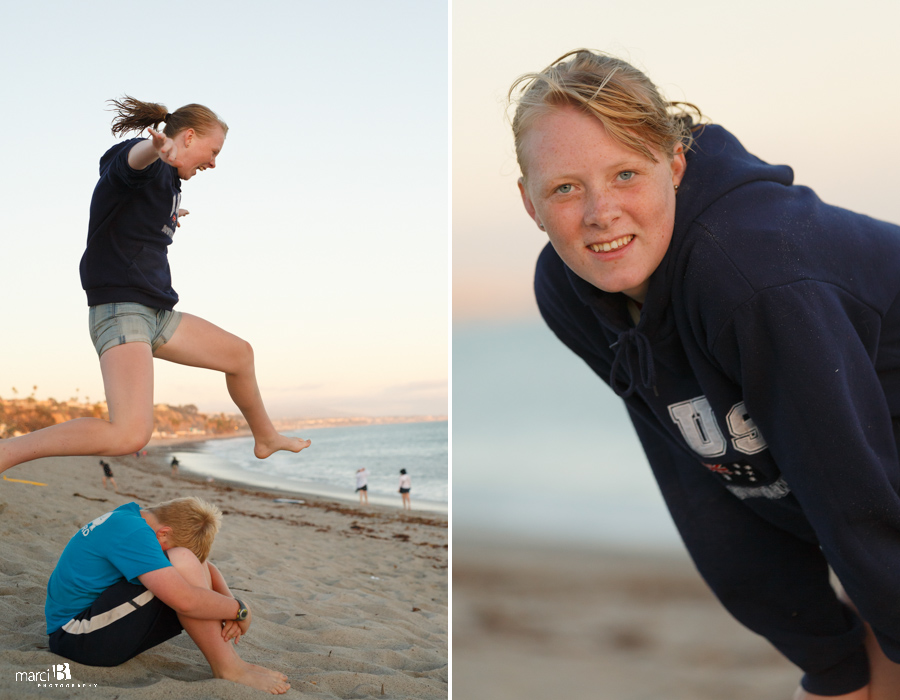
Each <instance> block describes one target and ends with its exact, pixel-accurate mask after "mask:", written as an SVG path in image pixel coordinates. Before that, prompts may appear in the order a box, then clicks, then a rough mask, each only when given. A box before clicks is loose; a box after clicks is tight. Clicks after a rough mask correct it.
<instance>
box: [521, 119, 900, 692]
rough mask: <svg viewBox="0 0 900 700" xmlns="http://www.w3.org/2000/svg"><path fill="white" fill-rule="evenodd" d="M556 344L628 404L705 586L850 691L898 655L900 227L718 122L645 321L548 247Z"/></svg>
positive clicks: (811, 670) (545, 284)
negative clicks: (802, 175)
mask: <svg viewBox="0 0 900 700" xmlns="http://www.w3.org/2000/svg"><path fill="white" fill-rule="evenodd" d="M535 291H536V295H537V300H538V305H539V307H540V310H541V313H542V315H543V317H544V319H545V321H546V322H547V324H548V325H549V326H550V328H551V329H552V330H553V331H554V332H555V333H556V335H557V336H558V337H559V338H560V340H562V341H563V342H564V343H565V344H566V345H567V346H568V347H569V348H571V349H572V350H573V351H574V352H576V353H577V354H578V355H579V356H580V357H582V358H583V359H584V360H585V361H586V362H587V364H588V365H589V366H590V367H591V368H592V369H593V370H594V372H596V373H597V374H598V375H599V376H600V377H601V378H602V379H603V380H604V381H605V382H607V383H609V384H611V385H612V387H613V389H614V390H615V391H616V392H617V393H618V394H619V395H621V396H623V398H624V400H625V403H626V405H627V407H628V410H629V412H630V414H631V417H632V421H633V423H634V425H635V428H636V429H637V432H638V435H639V437H640V439H641V442H642V444H643V447H644V449H645V451H646V453H647V457H648V459H649V461H650V465H651V467H652V469H653V472H654V475H655V476H656V479H657V481H658V483H659V486H660V488H661V490H662V493H663V496H664V498H665V500H666V503H667V505H668V508H669V510H670V512H671V514H672V517H673V519H674V521H675V523H676V525H677V527H678V529H679V531H680V533H681V536H682V538H683V539H684V542H685V544H686V546H687V548H688V550H689V552H690V554H691V556H692V558H693V560H694V562H695V564H696V566H697V568H698V570H699V571H700V573H701V575H702V576H703V577H704V578H705V580H706V581H707V582H708V584H709V585H710V587H711V588H712V590H713V591H714V592H715V593H716V595H717V596H718V597H719V599H720V600H721V601H722V602H723V603H724V605H725V606H726V607H727V608H728V609H729V611H730V612H731V613H732V614H733V615H734V616H735V617H736V618H737V619H738V620H740V621H741V622H742V623H743V624H745V625H746V626H747V627H749V628H751V629H753V630H754V631H756V632H758V633H759V634H762V635H764V636H765V637H766V638H768V639H769V640H770V641H771V642H772V643H773V644H774V645H775V646H776V647H777V648H778V649H779V650H780V651H781V652H782V653H783V654H785V656H787V657H788V658H789V659H790V660H791V661H793V662H794V663H796V664H797V665H798V666H800V667H801V668H802V669H803V670H804V671H805V676H804V678H803V685H804V687H805V688H806V689H807V690H808V691H809V692H812V693H817V694H822V695H835V694H842V693H848V692H851V691H853V690H856V689H858V688H860V687H862V686H863V685H865V683H866V682H867V680H868V669H867V662H866V655H865V651H864V648H863V643H862V639H863V629H862V626H861V623H860V621H859V619H858V618H857V617H856V615H854V614H853V613H852V612H850V610H849V609H848V608H846V607H845V606H843V605H842V604H841V603H839V602H838V601H837V599H836V598H835V595H834V593H833V591H832V589H831V587H830V585H829V582H828V566H829V565H830V566H831V567H832V568H833V569H834V571H835V573H836V574H837V575H838V577H839V578H840V580H841V582H842V583H843V585H844V588H845V589H846V591H847V593H848V595H849V596H850V598H851V599H852V600H853V601H854V603H855V604H856V606H857V607H858V608H859V610H860V613H861V614H862V616H863V617H864V618H865V619H866V620H867V621H868V622H869V623H871V625H872V627H873V628H874V630H875V633H876V635H877V637H878V640H879V642H880V643H881V645H882V648H883V649H884V651H885V653H886V654H887V655H888V656H889V657H890V658H891V659H893V660H894V661H896V662H900V605H898V603H897V591H898V589H900V495H898V492H900V464H898V441H900V304H898V303H897V300H898V296H900V227H897V226H894V225H891V224H887V223H884V222H881V221H876V220H874V219H871V218H869V217H866V216H862V215H860V214H855V213H852V212H849V211H846V210H844V209H839V208H837V207H833V206H829V205H826V204H824V203H823V202H821V201H820V200H819V199H818V198H817V197H816V195H815V194H814V193H813V192H812V191H811V190H810V189H808V188H806V187H801V186H798V185H794V184H793V172H792V171H791V169H790V168H788V167H786V166H773V165H769V164H767V163H764V162H763V161H761V160H759V159H758V158H756V157H755V156H753V155H751V154H749V153H748V152H747V151H746V150H745V149H744V148H743V147H742V146H741V144H740V143H739V142H738V141H737V140H736V139H735V138H734V137H733V136H732V135H731V134H729V133H728V132H727V131H725V130H724V129H722V128H721V127H718V126H707V127H706V128H705V129H704V130H703V132H702V133H701V134H700V135H699V136H698V138H697V141H696V144H695V146H694V148H693V149H692V151H691V152H690V153H689V154H688V156H687V170H686V173H685V176H684V179H683V180H682V182H681V186H680V189H679V192H678V196H677V199H676V215H675V229H674V233H673V237H672V242H671V244H670V246H669V249H668V251H667V253H666V256H665V257H664V259H663V261H662V263H661V264H660V266H659V268H658V269H657V270H656V271H655V272H654V274H653V275H652V276H651V278H650V285H649V290H648V294H647V298H646V301H645V303H644V306H643V308H642V310H641V316H640V320H639V322H638V324H637V326H634V324H633V323H632V322H631V320H630V316H629V314H628V311H627V308H626V303H625V302H626V299H625V297H624V296H623V295H622V294H608V293H605V292H602V291H600V290H599V289H597V288H596V287H593V286H592V285H591V284H589V283H588V282H586V281H584V280H582V279H581V278H579V277H577V276H576V275H575V274H574V273H573V272H572V271H571V270H570V269H568V268H567V267H566V266H565V264H564V263H563V262H562V261H561V259H560V258H559V256H557V254H556V252H555V251H554V250H553V249H552V247H550V246H549V245H548V246H547V247H546V248H545V249H544V251H543V252H542V253H541V256H540V258H539V260H538V265H537V272H536V276H535Z"/></svg>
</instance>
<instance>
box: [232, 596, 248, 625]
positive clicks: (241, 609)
mask: <svg viewBox="0 0 900 700" xmlns="http://www.w3.org/2000/svg"><path fill="white" fill-rule="evenodd" d="M235 600H236V601H237V604H238V613H237V616H236V617H235V618H234V621H235V622H241V621H242V620H246V619H247V615H249V614H250V611H249V610H247V606H246V605H244V603H243V601H241V599H240V598H235Z"/></svg>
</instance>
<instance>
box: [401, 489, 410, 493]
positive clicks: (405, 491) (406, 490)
mask: <svg viewBox="0 0 900 700" xmlns="http://www.w3.org/2000/svg"><path fill="white" fill-rule="evenodd" d="M400 493H409V489H400Z"/></svg>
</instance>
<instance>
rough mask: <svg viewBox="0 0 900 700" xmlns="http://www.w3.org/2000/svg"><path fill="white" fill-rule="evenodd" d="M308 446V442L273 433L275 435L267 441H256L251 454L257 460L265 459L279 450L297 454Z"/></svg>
mask: <svg viewBox="0 0 900 700" xmlns="http://www.w3.org/2000/svg"><path fill="white" fill-rule="evenodd" d="M310 444H311V441H310V440H301V439H300V438H292V437H287V436H286V435H281V434H279V433H275V435H273V436H272V437H271V438H269V439H259V440H257V441H256V446H255V447H254V448H253V454H255V455H256V457H257V459H265V458H266V457H268V456H269V455H271V454H272V453H274V452H278V451H279V450H286V451H287V452H299V451H300V450H305V449H306V448H307V447H309V446H310Z"/></svg>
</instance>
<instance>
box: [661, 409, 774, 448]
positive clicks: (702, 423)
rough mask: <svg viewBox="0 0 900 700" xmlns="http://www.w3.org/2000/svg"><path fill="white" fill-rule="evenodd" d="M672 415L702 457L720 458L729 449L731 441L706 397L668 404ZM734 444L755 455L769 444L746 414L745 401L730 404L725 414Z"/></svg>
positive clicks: (692, 446)
mask: <svg viewBox="0 0 900 700" xmlns="http://www.w3.org/2000/svg"><path fill="white" fill-rule="evenodd" d="M669 416H670V417H671V418H672V420H673V421H674V422H675V425H677V426H678V430H679V431H680V432H681V436H682V437H683V438H684V441H685V442H686V443H687V444H688V447H690V448H691V449H692V450H693V451H694V452H696V453H697V454H698V455H700V456H701V457H707V458H708V457H721V456H722V455H724V454H725V452H726V450H727V449H728V442H727V441H726V440H725V436H724V435H723V434H722V430H721V429H720V428H719V422H718V421H717V420H716V416H715V414H714V413H713V410H712V406H711V405H710V403H709V400H708V399H707V398H706V397H705V396H698V397H696V398H693V399H690V400H688V401H681V402H679V403H673V404H670V405H669ZM726 424H727V426H728V432H729V433H730V437H731V445H732V446H733V447H734V449H735V450H737V451H738V452H743V453H744V454H747V455H753V454H756V453H757V452H762V451H763V450H765V449H766V448H767V447H768V443H767V442H766V440H765V438H764V437H763V436H762V433H761V432H760V431H759V428H757V427H756V423H754V422H753V419H752V418H751V417H750V414H749V413H747V408H746V406H744V402H743V401H740V402H738V403H736V404H735V405H734V406H732V407H731V410H730V411H729V412H728V415H727V416H726Z"/></svg>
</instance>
